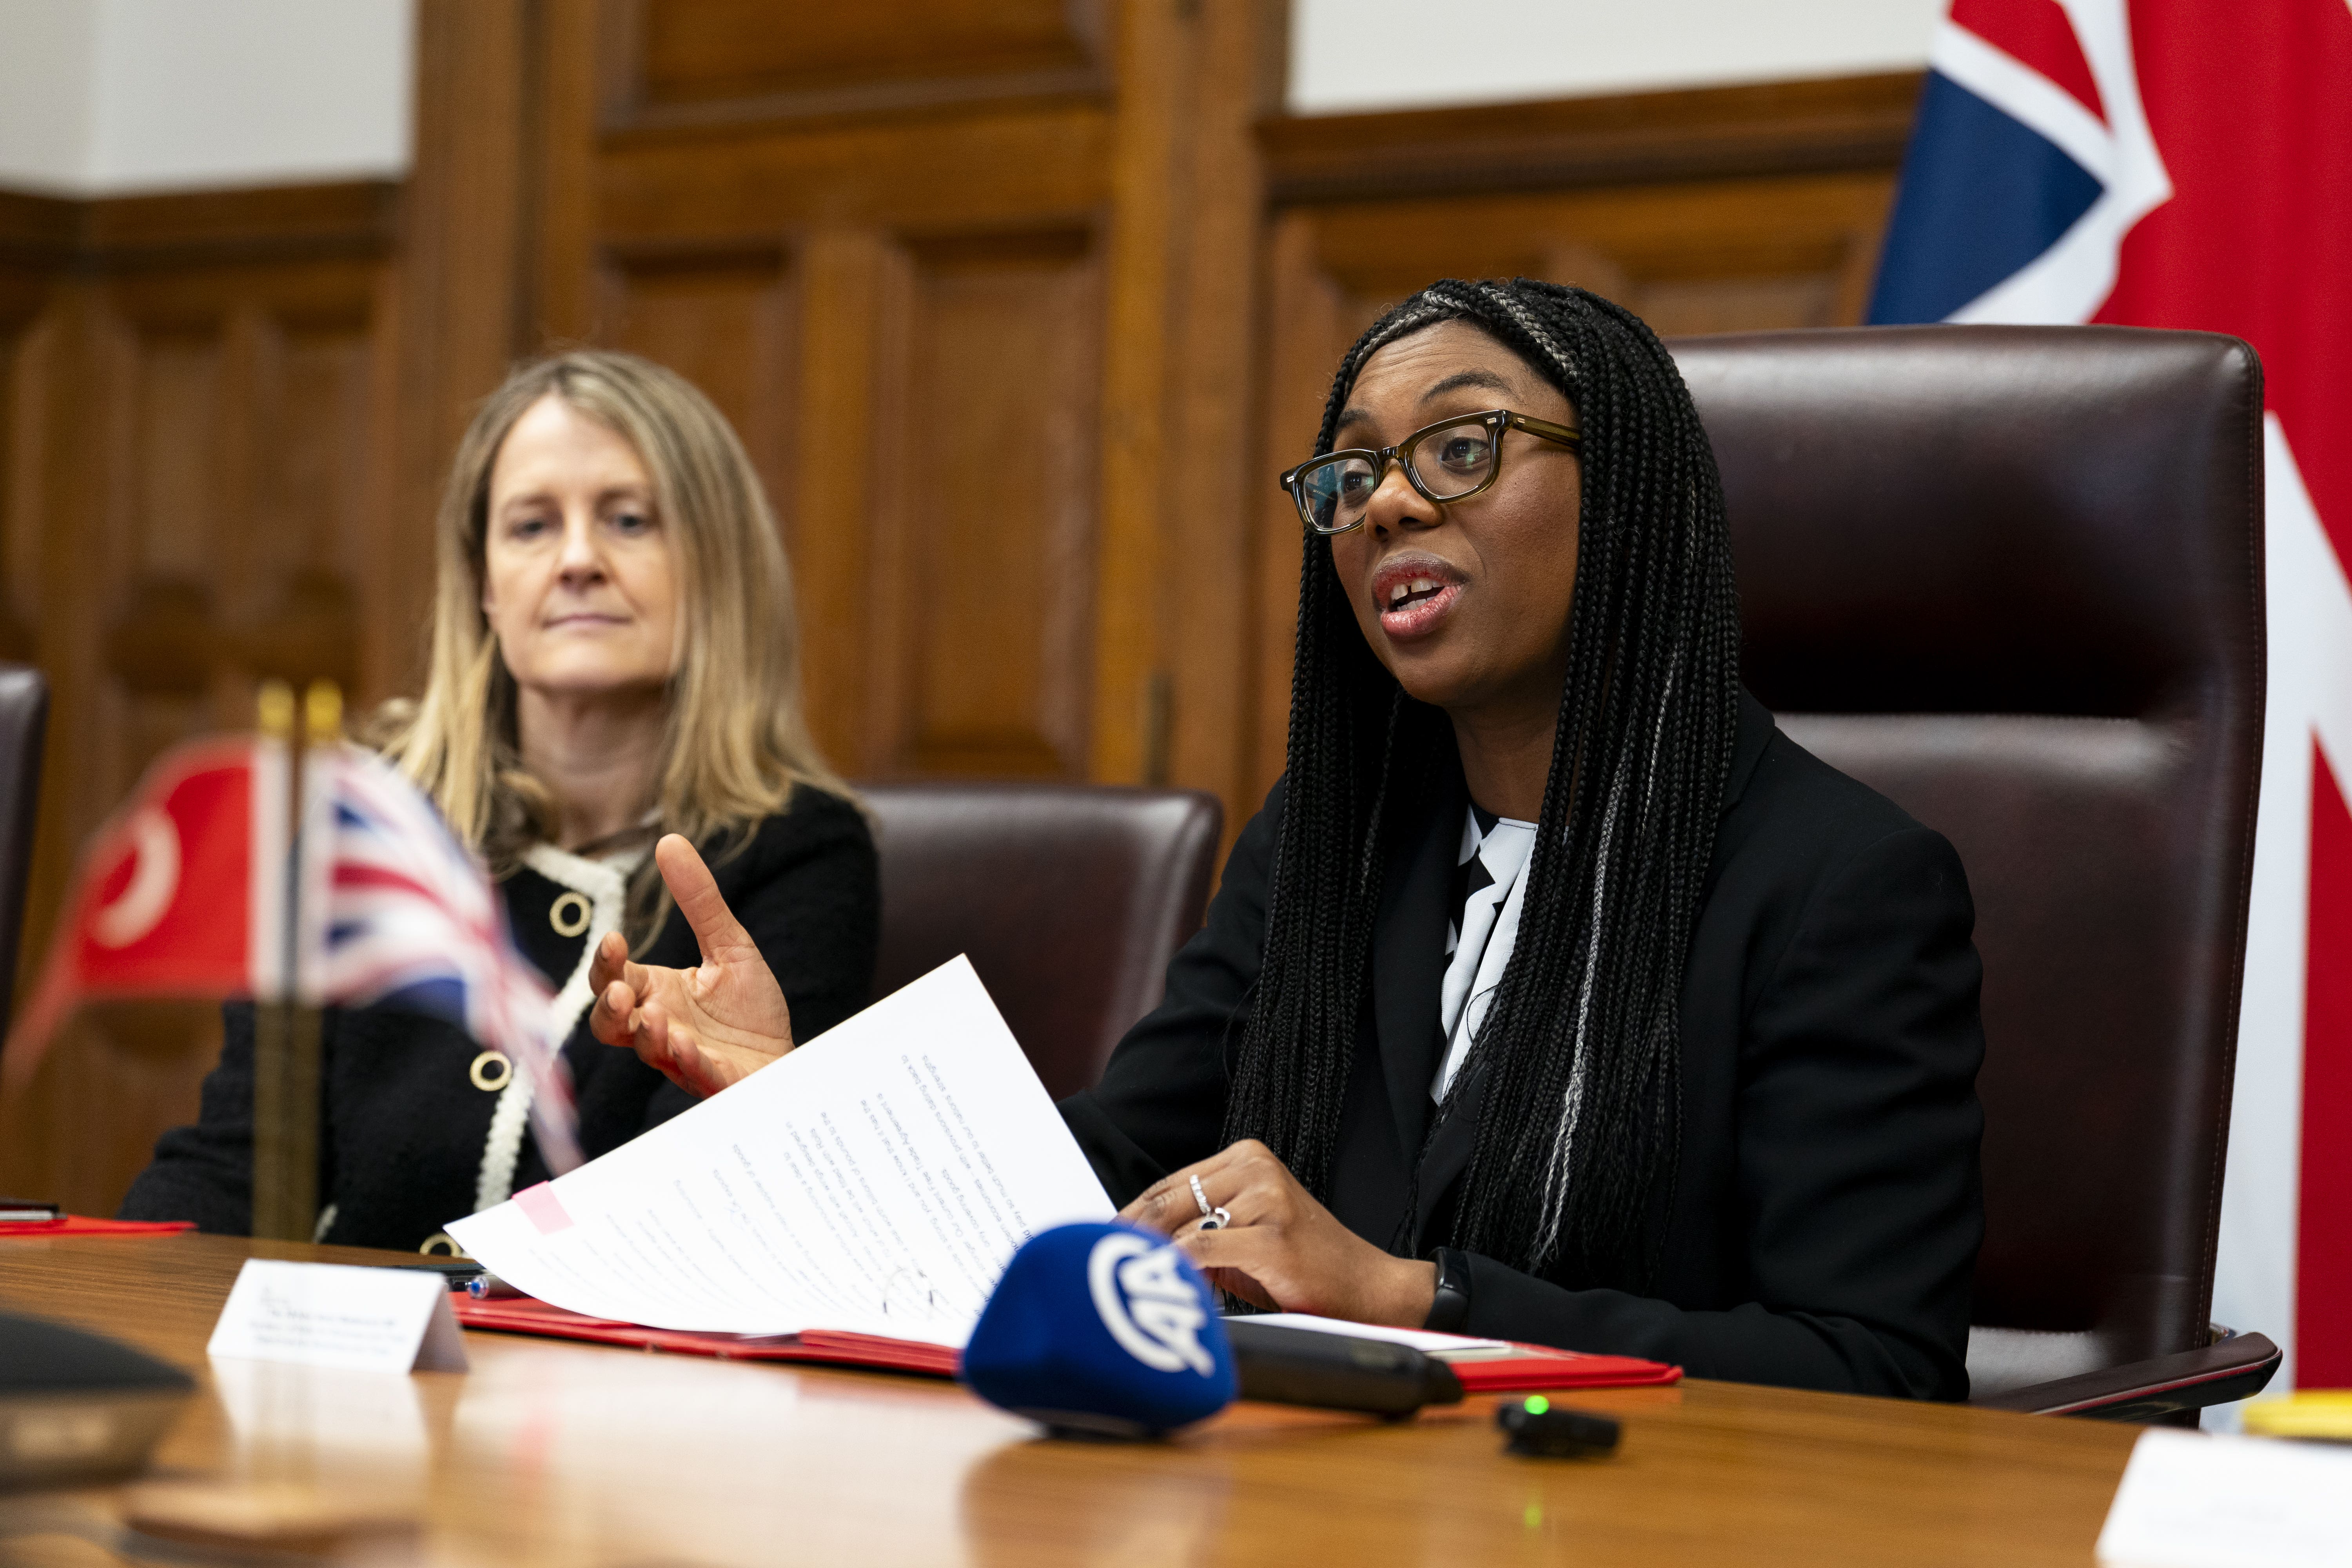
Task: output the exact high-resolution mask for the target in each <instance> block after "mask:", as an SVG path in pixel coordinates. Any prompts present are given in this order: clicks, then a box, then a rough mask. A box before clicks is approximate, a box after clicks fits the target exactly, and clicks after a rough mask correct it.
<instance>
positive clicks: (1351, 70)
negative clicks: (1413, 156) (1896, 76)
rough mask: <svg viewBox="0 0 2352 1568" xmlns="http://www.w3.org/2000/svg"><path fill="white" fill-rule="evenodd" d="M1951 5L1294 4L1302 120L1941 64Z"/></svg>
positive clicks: (1765, 1)
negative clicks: (1940, 29) (1932, 45)
mask: <svg viewBox="0 0 2352 1568" xmlns="http://www.w3.org/2000/svg"><path fill="white" fill-rule="evenodd" d="M1943 12H1944V0H1780V3H1778V4H1774V3H1770V0H1475V3H1474V0H1292V8H1291V24H1290V29H1291V30H1290V62H1291V63H1290V110H1291V112H1292V113H1294V114H1336V113H1352V112H1355V111H1357V110H1375V109H1425V108H1434V107H1436V106H1438V105H1441V104H1450V103H1494V102H1504V101H1508V100H1515V99H1542V98H1573V97H1577V96H1580V95H1582V94H1588V93H1605V92H1638V91H1643V90H1645V89H1652V88H1672V87H1702V86H1709V85H1715V84H1720V83H1726V82H1738V81H1771V80H1784V79H1791V78H1799V77H1814V76H1844V75H1850V74H1856V73H1860V72H1864V71H1884V70H1905V69H1910V68H1916V67H1919V66H1924V65H1926V64H1927V39H1928V35H1929V34H1930V33H1932V32H1933V31H1934V29H1935V25H1936V20H1937V17H1938V16H1942V15H1943Z"/></svg>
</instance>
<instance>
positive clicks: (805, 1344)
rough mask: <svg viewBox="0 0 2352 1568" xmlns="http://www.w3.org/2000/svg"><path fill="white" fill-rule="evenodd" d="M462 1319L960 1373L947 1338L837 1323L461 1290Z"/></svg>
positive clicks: (477, 1324) (769, 1357)
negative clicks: (674, 1316) (794, 1327)
mask: <svg viewBox="0 0 2352 1568" xmlns="http://www.w3.org/2000/svg"><path fill="white" fill-rule="evenodd" d="M451 1304H452V1305H453V1306H455V1307H456V1309H457V1321H459V1322H461V1323H463V1324H465V1325H466V1327H467V1328H469V1329H497V1330H499V1331H501V1332H505V1333H510V1334H543V1335H546V1336H548V1337H549V1338H551V1339H559V1340H588V1341H591V1342H593V1343H596V1344H600V1345H627V1346H629V1347H631V1348H632V1349H635V1350H649V1351H676V1352H678V1353H679V1354H681V1355H709V1356H719V1357H721V1358H722V1359H727V1360H733V1361H814V1362H829V1363H833V1364H835V1365H837V1366H869V1367H879V1368H881V1369H883V1370H884V1371H887V1372H922V1373H930V1374H932V1375H933V1376H936V1377H953V1376H954V1375H955V1369H956V1352H954V1351H952V1350H950V1349H949V1348H948V1347H947V1346H946V1345H934V1344H925V1343H922V1342H919V1341H916V1340H887V1339H883V1338H882V1337H880V1336H879V1335H877V1334H849V1333H843V1332H840V1331H837V1330H834V1329H810V1330H808V1331H805V1332H803V1333H797V1334H712V1333H698V1332H694V1331H689V1330H686V1329H648V1328H643V1327H641V1326H639V1325H638V1324H635V1323H616V1322H614V1321H612V1320H611V1319H609V1318H591V1317H587V1316H585V1315H583V1314H582V1313H579V1312H567V1311H565V1310H563V1309H562V1308H561V1307H551V1306H549V1305H548V1304H547V1303H546V1302H544V1301H536V1300H531V1298H530V1297H528V1296H504V1297H492V1298H491V1299H489V1300H479V1301H478V1300H474V1299H473V1298H472V1297H470V1296H467V1297H461V1298H453V1299H452V1303H451Z"/></svg>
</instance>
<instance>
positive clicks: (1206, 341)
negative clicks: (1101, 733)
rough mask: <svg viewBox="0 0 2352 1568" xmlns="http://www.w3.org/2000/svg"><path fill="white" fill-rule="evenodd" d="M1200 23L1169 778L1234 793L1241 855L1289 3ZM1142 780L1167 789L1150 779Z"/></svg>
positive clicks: (1185, 281) (1178, 387)
mask: <svg viewBox="0 0 2352 1568" xmlns="http://www.w3.org/2000/svg"><path fill="white" fill-rule="evenodd" d="M1191 14H1192V15H1195V16H1197V17H1198V20H1197V22H1196V23H1195V26H1196V27H1197V29H1198V32H1199V41H1198V43H1197V45H1196V47H1195V49H1194V53H1193V58H1194V60H1195V62H1196V69H1195V76H1194V81H1195V90H1194V93H1193V96H1192V102H1191V104H1190V106H1189V107H1188V108H1187V110H1186V111H1185V123H1186V125H1187V128H1188V132H1189V133H1188V134H1187V135H1186V136H1185V137H1184V138H1183V139H1182V143H1181V145H1182V147H1183V150H1184V152H1185V154H1186V158H1187V166H1186V170H1185V179H1184V184H1183V197H1182V203H1183V205H1182V216H1183V218H1184V221H1183V222H1182V223H1181V225H1180V226H1179V229H1178V233H1179V237H1180V248H1179V251H1178V263H1179V275H1178V276H1179V285H1178V295H1177V297H1178V302H1179V306H1180V314H1179V319H1178V325H1177V329H1176V331H1175V333H1174V341H1175V343H1176V345H1177V347H1176V352H1175V353H1174V354H1173V355H1172V356H1171V360H1172V374H1171V405H1170V417H1169V421H1168V423H1169V427H1170V431H1171V440H1170V444H1169V452H1168V459H1169V460H1168V467H1167V468H1166V478H1165V479H1164V480H1163V482H1162V485H1161V489H1162V490H1163V491H1164V493H1165V494H1166V495H1167V496H1168V497H1170V498H1171V500H1170V502H1169V504H1168V505H1167V506H1166V507H1165V508H1163V510H1162V515H1161V517H1160V520H1159V539H1160V579H1161V581H1160V592H1161V594H1162V595H1164V599H1165V603H1166V605H1167V608H1166V609H1165V611H1164V612H1163V615H1164V618H1165V622H1166V625H1167V626H1168V637H1169V644H1168V647H1167V651H1166V653H1165V655H1164V658H1163V663H1164V665H1165V667H1166V668H1167V669H1168V671H1169V680H1168V690H1169V702H1168V705H1167V719H1166V723H1167V726H1168V730H1169V742H1168V746H1167V767H1166V770H1165V773H1164V779H1165V782H1167V783H1170V784H1181V785H1185V786H1188V787H1191V788H1195V789H1205V790H1208V791H1210V792H1211V793H1212V794H1214V795H1218V796H1220V797H1222V798H1223V800H1224V802H1225V804H1226V812H1225V835H1226V840H1227V842H1228V843H1229V844H1230V842H1231V840H1232V837H1233V836H1234V835H1235V834H1237V833H1239V832H1240V831H1241V828H1242V825H1243V824H1244V822H1246V821H1247V820H1248V817H1249V815H1250V813H1251V812H1252V811H1254V810H1255V808H1256V806H1257V805H1258V800H1257V797H1256V796H1255V795H1251V794H1250V786H1251V784H1252V782H1253V781H1254V780H1255V776H1256V771H1255V767H1254V765H1253V758H1252V752H1253V751H1254V739H1255V728H1256V722H1257V711H1256V710H1257V704H1256V702H1255V700H1253V699H1254V698H1255V694H1256V687H1255V675H1256V668H1255V665H1256V661H1255V648H1256V645H1257V639H1256V637H1255V635H1254V634H1255V619H1256V616H1258V615H1259V613H1260V603H1261V598H1262V595H1260V594H1259V593H1258V592H1257V588H1258V584H1259V578H1258V575H1257V574H1256V573H1255V572H1253V571H1252V570H1250V566H1251V563H1252V561H1253V557H1254V555H1255V552H1257V550H1258V548H1259V534H1260V527H1259V524H1260V515H1261V514H1260V506H1261V504H1262V497H1263V495H1264V494H1265V493H1267V492H1270V491H1271V489H1272V485H1271V482H1270V480H1269V479H1268V478H1267V476H1268V475H1269V474H1270V473H1271V472H1272V471H1273V470H1272V469H1271V468H1269V467H1268V460H1269V459H1268V457H1267V455H1266V454H1265V453H1264V452H1262V451H1261V450H1260V445H1261V443H1260V441H1259V430H1258V410H1257V402H1258V398H1259V396H1260V395H1261V393H1260V390H1259V388H1258V387H1257V385H1256V378H1255V374H1253V373H1254V370H1255V364H1256V362H1257V358H1258V355H1259V353H1261V349H1262V342H1263V331H1264V324H1265V322H1264V307H1263V302H1262V297H1261V292H1260V289H1259V276H1260V268H1259V261H1258V255H1257V250H1258V241H1259V237H1260V233H1261V230H1262V227H1263V225H1264V221H1265V218H1264V207H1265V175H1264V169H1263V159H1262V157H1261V156H1260V153H1259V151H1258V145H1257V140H1256V137H1255V133H1254V132H1255V125H1256V123H1257V121H1259V120H1260V119H1262V118H1263V117H1264V116H1265V115H1266V114H1268V113H1270V112H1273V111H1274V110H1277V109H1278V108H1279V107H1280V105H1281V102H1282V97H1283V93H1284V91H1285V89H1286V85H1287V80H1288V63H1289V62H1288V54H1287V46H1288V41H1289V26H1288V7H1287V5H1285V4H1282V3H1281V0H1222V3H1220V4H1213V5H1205V6H1202V7H1199V8H1197V10H1196V11H1194V12H1192V13H1191ZM1147 754H1148V753H1147ZM1143 776H1144V777H1145V778H1146V779H1147V780H1152V781H1153V782H1159V781H1158V780H1156V779H1154V775H1153V773H1152V771H1151V770H1150V768H1149V767H1147V768H1146V770H1145V772H1144V774H1143Z"/></svg>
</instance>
